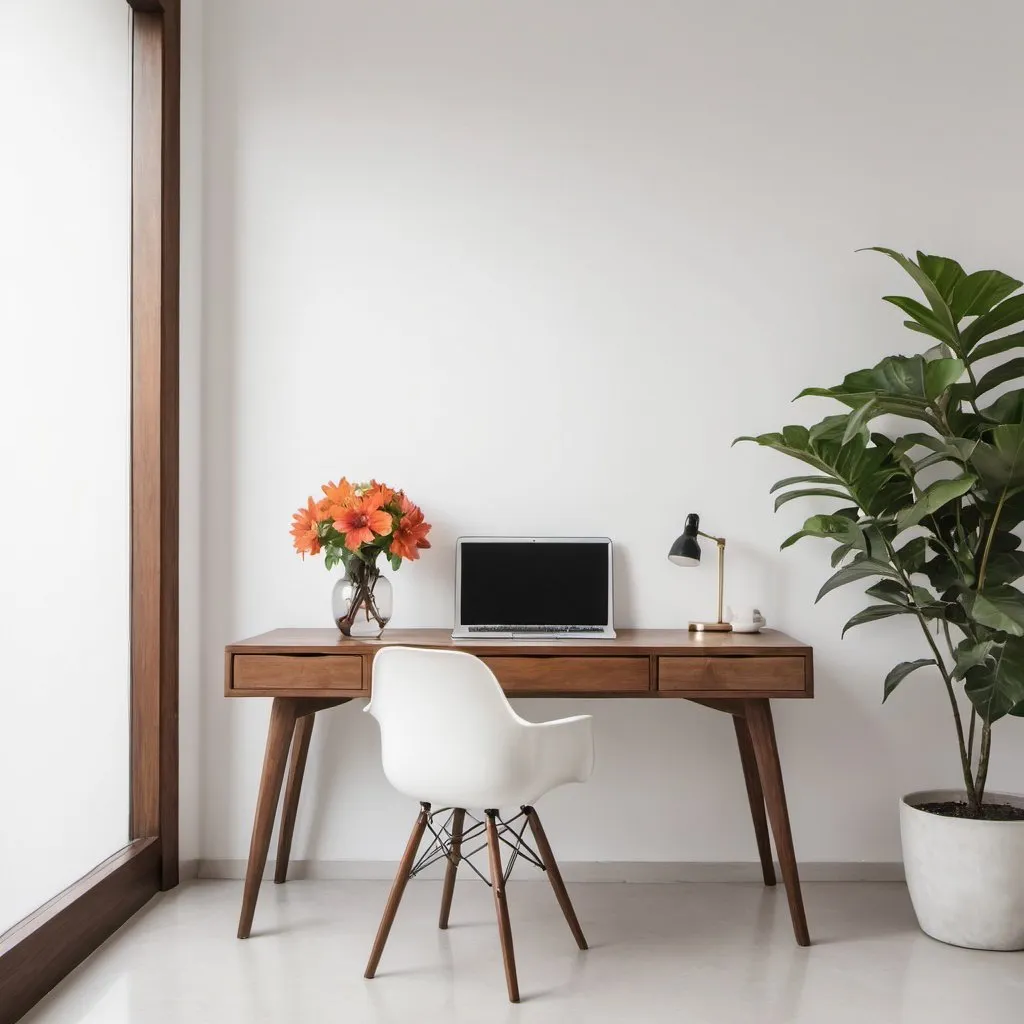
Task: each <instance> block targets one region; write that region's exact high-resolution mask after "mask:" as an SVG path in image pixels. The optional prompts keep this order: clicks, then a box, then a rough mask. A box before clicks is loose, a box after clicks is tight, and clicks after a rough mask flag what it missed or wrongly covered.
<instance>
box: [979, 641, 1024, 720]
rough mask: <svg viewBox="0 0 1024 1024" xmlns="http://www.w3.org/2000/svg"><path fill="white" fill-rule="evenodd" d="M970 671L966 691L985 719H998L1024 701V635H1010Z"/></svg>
mask: <svg viewBox="0 0 1024 1024" xmlns="http://www.w3.org/2000/svg"><path fill="white" fill-rule="evenodd" d="M992 653H993V656H992V657H991V658H990V659H988V660H986V662H985V664H983V665H979V666H977V667H975V668H971V669H969V670H968V672H967V682H966V683H965V684H964V692H965V693H966V694H967V697H968V699H969V700H970V702H971V703H972V704H973V705H974V707H975V708H976V709H977V711H978V714H979V715H980V716H981V718H982V721H985V722H995V721H997V720H998V719H1000V718H1002V717H1003V715H1005V714H1007V713H1009V712H1010V710H1011V709H1013V708H1014V707H1016V706H1017V705H1018V704H1020V703H1021V702H1022V701H1024V639H1021V638H1020V637H1019V636H1012V637H1010V638H1009V639H1008V640H1007V641H1006V643H1004V644H1003V645H1002V647H1001V648H999V647H997V648H996V649H995V650H994V651H993V652H992Z"/></svg>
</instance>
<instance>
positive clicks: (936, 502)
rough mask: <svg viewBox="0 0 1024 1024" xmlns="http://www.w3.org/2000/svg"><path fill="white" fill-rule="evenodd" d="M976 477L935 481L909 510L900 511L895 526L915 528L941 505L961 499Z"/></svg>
mask: <svg viewBox="0 0 1024 1024" xmlns="http://www.w3.org/2000/svg"><path fill="white" fill-rule="evenodd" d="M977 479H978V478H977V477H976V476H972V475H970V474H969V473H966V474H964V475H963V476H958V477H956V478H955V479H953V480H936V481H935V483H933V484H929V485H928V486H927V487H926V488H925V489H924V491H923V492H922V494H921V497H920V498H918V499H917V501H915V502H914V504H913V505H911V506H910V508H906V509H901V510H900V512H899V514H898V515H897V517H896V525H897V527H898V528H899V529H900V530H906V529H909V528H910V527H911V526H916V525H917V524H918V523H919V522H921V520H922V519H924V517H925V516H930V515H932V513H934V512H937V511H938V510H939V509H940V508H942V506H943V505H946V504H948V503H949V502H951V501H953V500H954V499H955V498H960V497H963V495H965V494H966V493H967V492H968V491H969V490H970V489H971V488H972V487H973V486H974V485H975V483H976V482H977Z"/></svg>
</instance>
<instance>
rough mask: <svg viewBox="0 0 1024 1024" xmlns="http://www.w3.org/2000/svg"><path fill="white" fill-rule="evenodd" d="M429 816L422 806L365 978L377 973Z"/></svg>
mask: <svg viewBox="0 0 1024 1024" xmlns="http://www.w3.org/2000/svg"><path fill="white" fill-rule="evenodd" d="M429 815H430V804H420V813H419V815H418V816H417V818H416V824H415V825H413V827H412V835H410V836H409V842H408V843H407V844H406V847H405V853H404V855H403V856H402V863H401V864H399V865H398V874H396V875H395V881H394V883H393V884H392V886H391V894H390V895H389V896H388V902H387V906H386V907H385V908H384V916H383V917H382V918H381V920H380V927H379V928H378V929H377V937H376V938H375V939H374V940H373V950H372V951H371V952H370V959H369V961H368V962H367V964H366V971H365V973H364V974H363V977H364V978H372V977H373V976H374V974H376V973H377V965H378V964H379V963H380V958H381V954H382V953H383V952H384V944H385V943H386V942H387V941H388V934H389V933H390V931H391V926H392V924H394V922H395V914H397V913H398V904H399V903H401V902H402V894H403V893H404V892H405V886H406V883H407V882H408V881H409V877H410V875H411V872H412V868H413V865H414V864H415V863H416V854H417V852H418V851H419V848H420V840H421V839H422V838H423V833H424V832H425V831H426V828H427V818H428V817H429Z"/></svg>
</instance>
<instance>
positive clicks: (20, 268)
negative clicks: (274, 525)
mask: <svg viewBox="0 0 1024 1024" xmlns="http://www.w3.org/2000/svg"><path fill="white" fill-rule="evenodd" d="M128 26H129V14H128V7H127V5H126V4H120V5H118V4H111V3H110V2H109V0H56V2H52V3H46V4H3V5H0V123H2V124H3V131H4V143H3V159H2V160H0V647H2V650H3V661H2V665H0V823H2V824H0V932H3V931H6V930H7V928H8V927H10V926H11V925H12V924H14V923H15V922H16V921H17V920H18V919H20V918H21V917H23V916H24V915H26V914H28V913H29V912H31V911H32V910H35V909H36V907H38V906H40V905H41V904H43V903H45V902H46V901H47V900H49V899H50V898H51V897H53V896H56V895H57V893H59V892H60V891H61V890H62V889H64V888H66V887H67V886H68V885H70V884H71V883H72V882H74V881H75V880H76V879H78V878H80V877H81V876H82V875H84V874H85V873H86V872H87V871H90V870H91V869H92V868H94V867H95V866H96V865H97V864H98V863H99V862H100V861H102V860H104V859H105V858H106V857H108V856H110V855H111V854H113V853H115V852H116V851H117V850H119V849H120V848H121V847H122V846H124V844H125V843H126V842H127V841H128V798H129V778H128V757H129V687H128V678H129V677H128V672H129V646H128V622H129V619H128V615H129V608H128V584H129V580H128V571H129V560H128V555H129V551H128V546H129V545H128V529H129V523H128V509H129V408H130V382H129V373H130V346H129V334H128V282H129V277H128V270H129V267H128V257H129V248H128V245H129V187H130V177H129V172H130V166H131V161H130V149H129V127H130V122H129V102H130V78H129V71H130V62H129V31H128Z"/></svg>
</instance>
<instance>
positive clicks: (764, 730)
mask: <svg viewBox="0 0 1024 1024" xmlns="http://www.w3.org/2000/svg"><path fill="white" fill-rule="evenodd" d="M746 721H747V726H748V727H749V729H750V739H751V742H752V744H753V747H754V756H755V758H756V760H757V767H758V772H759V774H760V776H761V785H762V787H763V788H764V796H765V803H766V804H767V805H768V817H769V819H770V821H771V823H772V832H773V833H774V835H775V849H776V850H777V851H778V854H779V867H780V869H781V870H782V881H783V883H784V884H785V886H786V897H787V898H788V900H789V914H790V917H791V918H792V919H793V933H794V935H796V941H797V943H798V945H801V946H809V945H810V944H811V937H810V935H809V934H808V931H807V917H806V915H805V914H804V899H803V895H802V894H801V892H800V876H799V874H798V872H797V866H796V852H795V851H794V849H793V833H792V831H791V830H790V826H789V810H788V808H787V807H786V790H785V788H784V786H783V783H782V767H781V765H780V764H779V748H778V745H777V743H776V741H775V725H774V724H773V722H772V709H771V705H770V704H769V703H768V701H767V700H748V701H747V702H746Z"/></svg>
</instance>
